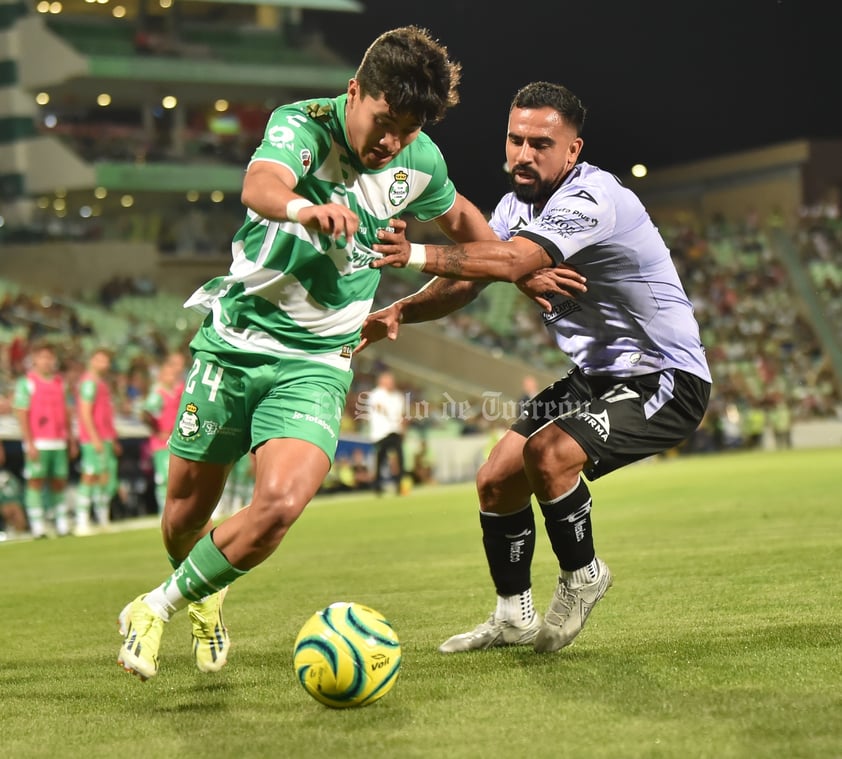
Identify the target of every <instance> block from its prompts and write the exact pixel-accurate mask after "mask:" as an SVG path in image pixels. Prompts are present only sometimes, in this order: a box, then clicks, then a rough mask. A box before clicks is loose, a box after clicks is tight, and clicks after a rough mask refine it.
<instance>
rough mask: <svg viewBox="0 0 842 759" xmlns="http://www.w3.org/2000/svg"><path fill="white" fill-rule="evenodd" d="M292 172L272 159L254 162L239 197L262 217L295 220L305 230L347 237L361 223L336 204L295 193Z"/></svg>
mask: <svg viewBox="0 0 842 759" xmlns="http://www.w3.org/2000/svg"><path fill="white" fill-rule="evenodd" d="M296 182H297V180H296V177H295V175H294V174H293V173H292V172H291V171H290V170H289V169H288V168H287V167H286V166H283V165H281V164H279V163H275V162H273V161H254V162H252V163H251V165H250V166H249V167H248V170H247V171H246V175H245V178H244V179H243V191H242V193H241V194H240V200H241V202H242V203H243V205H244V206H246V207H248V208H250V209H251V210H252V211H254V212H255V213H257V214H259V215H260V216H262V217H263V218H264V219H270V220H272V221H295V222H299V223H300V224H303V225H304V226H305V227H307V228H308V229H312V230H313V231H316V232H321V233H323V234H328V235H331V236H332V237H336V238H338V237H345V238H346V239H350V238H351V237H353V236H354V234H355V233H356V231H357V229H359V226H360V220H359V218H358V217H357V215H356V214H355V213H354V212H353V211H352V210H351V209H350V208H348V207H347V206H343V205H340V204H339V203H325V204H323V205H319V204H314V203H312V202H311V201H310V200H307V199H306V198H303V197H301V196H300V195H298V194H296V192H295V190H294V188H295V185H296Z"/></svg>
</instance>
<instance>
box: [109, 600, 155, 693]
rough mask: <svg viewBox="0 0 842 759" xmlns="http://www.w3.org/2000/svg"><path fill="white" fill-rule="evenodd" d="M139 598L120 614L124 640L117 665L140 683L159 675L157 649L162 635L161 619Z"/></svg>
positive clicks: (119, 620)
mask: <svg viewBox="0 0 842 759" xmlns="http://www.w3.org/2000/svg"><path fill="white" fill-rule="evenodd" d="M143 598H144V596H138V597H137V598H135V600H134V601H132V602H131V603H130V604H127V605H126V606H125V608H124V609H123V611H121V612H120V617H119V619H118V624H119V628H120V634H121V635H122V636H123V637H124V638H125V640H124V641H123V645H122V647H121V648H120V654H119V656H118V658H117V663H118V664H119V665H120V666H121V667H122V668H123V669H124V670H126V672H129V673H131V674H133V675H137V676H138V677H139V678H140V679H141V680H142V681H145V680H148V679H149V678H150V677H154V676H155V675H157V674H158V649H159V648H160V646H161V635H162V634H163V632H164V620H163V619H161V617H159V616H158V615H157V614H155V612H153V611H152V609H150V608H149V606H147V605H146V603H145V602H144V600H143Z"/></svg>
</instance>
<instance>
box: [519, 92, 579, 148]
mask: <svg viewBox="0 0 842 759" xmlns="http://www.w3.org/2000/svg"><path fill="white" fill-rule="evenodd" d="M514 108H552V109H553V110H556V111H558V112H559V113H560V114H561V115H562V116H563V117H564V120H565V121H566V122H567V123H568V124H570V126H572V127H573V128H574V129H575V130H576V135H577V136H578V135H580V134H581V133H582V127H583V126H584V125H585V114H586V113H587V110H586V109H585V106H584V105H582V101H581V100H579V98H578V97H576V95H574V94H573V93H572V92H571V91H570V90H568V89H567V87H564V86H563V85H561V84H553V83H552V82H532V83H531V84H527V85H526V86H525V87H521V88H520V89H519V90H518V91H517V93H516V94H515V97H514V100H512V105H511V108H509V110H510V111H511V110H512V109H514Z"/></svg>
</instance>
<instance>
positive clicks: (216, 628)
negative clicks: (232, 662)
mask: <svg viewBox="0 0 842 759" xmlns="http://www.w3.org/2000/svg"><path fill="white" fill-rule="evenodd" d="M227 592H228V588H223V589H222V590H220V591H219V592H218V593H214V594H213V595H210V596H207V597H206V598H205V599H204V600H202V601H194V602H193V603H191V604H190V605H189V606H188V607H187V613H188V615H189V616H190V624H191V625H192V626H193V658H194V659H195V660H196V666H197V667H198V669H199V671H200V672H219V670H221V669H222V668H223V667H224V666H225V663H226V662H227V661H228V648H229V647H230V645H231V639H230V638H229V637H228V630H227V629H226V627H225V623H224V622H223V621H222V602H223V600H225V594H226V593H227Z"/></svg>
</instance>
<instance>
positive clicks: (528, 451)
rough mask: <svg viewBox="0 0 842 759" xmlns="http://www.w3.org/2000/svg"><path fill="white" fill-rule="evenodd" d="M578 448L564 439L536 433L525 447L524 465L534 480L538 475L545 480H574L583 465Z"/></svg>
mask: <svg viewBox="0 0 842 759" xmlns="http://www.w3.org/2000/svg"><path fill="white" fill-rule="evenodd" d="M577 448H578V446H570V445H567V444H566V441H565V440H564V439H558V438H556V439H552V440H550V439H547V438H546V437H544V436H542V435H535V436H533V437H531V438H529V440H527V441H526V445H525V446H524V448H523V463H524V467H525V469H526V471H527V472H528V473H529V475H530V477H531V478H532V479H533V480H534V479H535V478H536V477H538V478H540V479H541V480H542V481H544V482H551V481H558V480H573V479H575V478H576V477H578V475H579V472H581V471H582V466H583V461H581V460H580V459H581V456H578V455H577V450H576V449H577Z"/></svg>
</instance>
